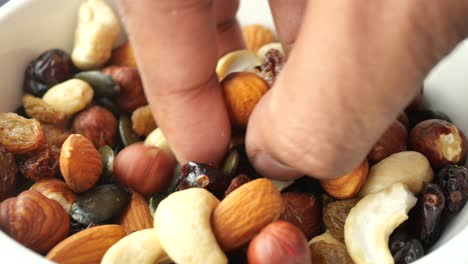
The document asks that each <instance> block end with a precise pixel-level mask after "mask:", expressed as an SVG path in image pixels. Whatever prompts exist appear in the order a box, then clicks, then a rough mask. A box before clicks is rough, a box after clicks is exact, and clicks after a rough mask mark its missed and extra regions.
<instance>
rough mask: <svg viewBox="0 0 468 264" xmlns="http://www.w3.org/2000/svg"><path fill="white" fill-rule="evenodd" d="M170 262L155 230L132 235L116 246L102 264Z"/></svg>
mask: <svg viewBox="0 0 468 264" xmlns="http://www.w3.org/2000/svg"><path fill="white" fill-rule="evenodd" d="M167 262H170V259H169V257H168V256H167V254H166V253H165V252H164V250H163V248H162V247H161V244H160V243H159V237H158V234H157V232H156V230H155V229H154V228H150V229H144V230H140V231H136V232H133V233H131V234H130V235H128V236H126V237H124V238H122V239H121V240H119V242H117V243H116V244H114V245H113V246H112V247H111V248H110V249H109V250H107V252H106V254H105V255H104V257H103V258H102V260H101V264H128V263H139V264H154V263H167Z"/></svg>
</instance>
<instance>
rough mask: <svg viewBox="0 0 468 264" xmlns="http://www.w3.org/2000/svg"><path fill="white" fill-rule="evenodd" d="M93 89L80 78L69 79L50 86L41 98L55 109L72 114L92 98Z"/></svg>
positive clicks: (82, 107) (81, 108)
mask: <svg viewBox="0 0 468 264" xmlns="http://www.w3.org/2000/svg"><path fill="white" fill-rule="evenodd" d="M93 96H94V90H93V88H91V86H90V85H89V84H88V83H87V82H84V81H82V80H78V79H71V80H68V81H65V82H63V83H59V84H57V85H55V86H54V87H52V88H50V89H49V90H48V91H47V92H46V93H45V94H44V97H42V100H44V102H45V103H46V104H48V105H50V106H51V107H52V108H53V109H54V110H55V111H57V112H62V113H65V114H67V115H73V114H75V113H78V112H79V111H81V110H83V109H84V108H85V107H86V106H87V105H88V104H89V103H91V101H92V100H93Z"/></svg>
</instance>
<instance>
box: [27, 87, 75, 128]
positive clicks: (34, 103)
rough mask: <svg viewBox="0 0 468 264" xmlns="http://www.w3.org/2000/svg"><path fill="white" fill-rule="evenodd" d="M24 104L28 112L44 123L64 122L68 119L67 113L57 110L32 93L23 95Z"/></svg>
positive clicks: (30, 115)
mask: <svg viewBox="0 0 468 264" xmlns="http://www.w3.org/2000/svg"><path fill="white" fill-rule="evenodd" d="M23 105H24V110H25V111H26V114H27V115H28V116H29V117H32V118H34V119H36V120H38V121H39V122H42V123H50V124H62V123H64V122H65V121H66V120H67V115H66V114H64V113H61V112H57V111H55V110H54V109H53V108H52V107H51V106H50V105H48V104H47V103H46V102H44V101H43V100H42V99H41V98H38V97H34V96H32V95H30V94H26V95H25V96H23Z"/></svg>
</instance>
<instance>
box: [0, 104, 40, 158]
mask: <svg viewBox="0 0 468 264" xmlns="http://www.w3.org/2000/svg"><path fill="white" fill-rule="evenodd" d="M44 142H45V138H44V132H43V131H42V128H41V124H40V123H39V122H38V121H37V120H35V119H27V118H24V117H21V116H19V115H17V114H14V113H4V114H0V145H2V146H3V147H4V148H6V149H7V150H8V151H10V152H12V153H13V154H23V153H27V152H30V151H33V150H35V149H37V148H38V147H40V146H41V145H42V144H44Z"/></svg>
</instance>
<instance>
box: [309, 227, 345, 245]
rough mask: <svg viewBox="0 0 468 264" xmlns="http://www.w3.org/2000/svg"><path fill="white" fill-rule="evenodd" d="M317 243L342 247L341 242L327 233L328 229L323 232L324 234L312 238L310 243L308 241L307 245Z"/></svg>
mask: <svg viewBox="0 0 468 264" xmlns="http://www.w3.org/2000/svg"><path fill="white" fill-rule="evenodd" d="M319 241H323V242H326V243H329V244H335V245H343V243H342V242H340V241H338V240H337V239H336V238H334V237H333V236H332V235H331V234H330V231H328V229H327V230H326V231H325V233H323V234H321V235H319V236H316V237H314V238H312V239H311V240H310V241H309V245H311V244H313V243H315V242H319Z"/></svg>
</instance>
